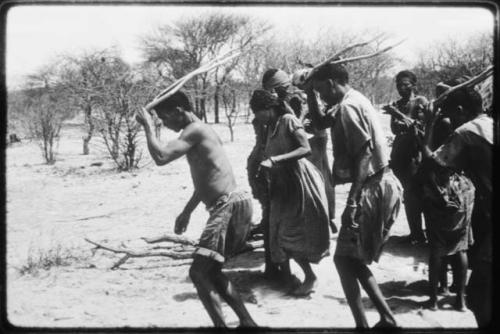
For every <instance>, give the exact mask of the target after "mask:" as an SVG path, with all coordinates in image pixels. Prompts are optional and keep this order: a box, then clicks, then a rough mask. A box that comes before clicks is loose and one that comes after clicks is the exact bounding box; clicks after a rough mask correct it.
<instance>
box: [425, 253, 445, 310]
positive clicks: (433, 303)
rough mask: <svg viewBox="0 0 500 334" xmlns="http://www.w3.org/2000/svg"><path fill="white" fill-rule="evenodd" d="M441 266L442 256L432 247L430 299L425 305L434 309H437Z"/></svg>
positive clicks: (430, 254) (430, 257) (430, 256)
mask: <svg viewBox="0 0 500 334" xmlns="http://www.w3.org/2000/svg"><path fill="white" fill-rule="evenodd" d="M441 266H442V258H441V257H439V256H438V255H437V254H435V253H434V252H433V251H432V249H431V250H430V251H429V300H428V301H426V302H425V303H424V306H425V307H426V308H428V309H430V310H432V311H435V310H437V294H438V284H439V271H440V270H441Z"/></svg>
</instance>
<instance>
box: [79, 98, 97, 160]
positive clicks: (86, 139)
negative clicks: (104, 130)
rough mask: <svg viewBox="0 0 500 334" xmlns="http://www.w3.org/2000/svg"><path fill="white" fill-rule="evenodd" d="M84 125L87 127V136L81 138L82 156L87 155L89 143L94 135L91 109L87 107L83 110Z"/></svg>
mask: <svg viewBox="0 0 500 334" xmlns="http://www.w3.org/2000/svg"><path fill="white" fill-rule="evenodd" d="M85 123H86V124H87V125H88V131H87V135H86V136H85V137H83V138H82V139H83V155H89V153H90V149H89V142H90V139H91V138H92V135H93V133H94V122H93V121H92V107H91V106H87V107H86V108H85Z"/></svg>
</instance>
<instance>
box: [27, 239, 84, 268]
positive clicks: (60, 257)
mask: <svg viewBox="0 0 500 334" xmlns="http://www.w3.org/2000/svg"><path fill="white" fill-rule="evenodd" d="M78 259H79V258H78V257H76V256H74V255H73V254H72V253H71V252H70V250H69V249H63V248H62V246H61V245H57V246H56V247H55V248H51V249H48V250H43V249H36V250H34V249H33V248H30V250H29V251H28V257H27V259H26V263H25V264H24V265H22V266H21V267H19V268H17V270H18V272H19V274H20V275H37V274H38V273H39V272H40V270H42V269H43V270H49V269H50V268H52V267H62V266H69V265H70V264H71V263H72V262H73V261H75V260H78Z"/></svg>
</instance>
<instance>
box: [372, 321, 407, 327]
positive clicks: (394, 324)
mask: <svg viewBox="0 0 500 334" xmlns="http://www.w3.org/2000/svg"><path fill="white" fill-rule="evenodd" d="M373 328H379V329H399V328H401V327H399V326H398V324H397V322H396V321H395V320H390V319H381V320H380V321H379V322H377V323H376V324H375V325H374V326H373Z"/></svg>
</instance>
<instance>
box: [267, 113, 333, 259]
mask: <svg viewBox="0 0 500 334" xmlns="http://www.w3.org/2000/svg"><path fill="white" fill-rule="evenodd" d="M302 128H303V126H302V124H301V123H300V121H299V120H298V119H297V118H296V117H295V116H293V115H291V114H285V115H283V116H281V117H280V118H279V119H278V121H277V124H276V127H275V129H274V131H269V132H268V138H267V143H266V150H265V153H266V156H268V157H272V156H275V155H280V154H284V153H287V152H291V151H293V150H294V149H296V147H297V144H296V140H295V137H294V134H293V133H294V132H295V131H297V130H298V129H302ZM270 182H271V183H270V193H269V196H270V202H269V203H270V204H269V205H270V206H269V221H270V223H269V224H270V231H269V238H270V253H271V260H272V261H273V262H275V263H281V262H283V261H286V260H287V259H289V258H296V259H302V260H307V261H309V262H313V263H317V262H319V261H320V260H321V258H323V257H324V256H326V255H328V251H329V243H330V241H329V230H328V229H329V227H328V221H329V219H328V218H329V217H328V201H327V197H326V193H325V185H324V181H323V178H322V176H321V173H320V172H319V170H318V169H317V168H316V167H315V166H314V165H313V164H312V163H311V162H309V161H308V160H307V159H305V158H302V159H299V160H296V161H290V162H283V163H279V164H278V165H277V166H274V167H273V168H272V169H271V170H270Z"/></svg>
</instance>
